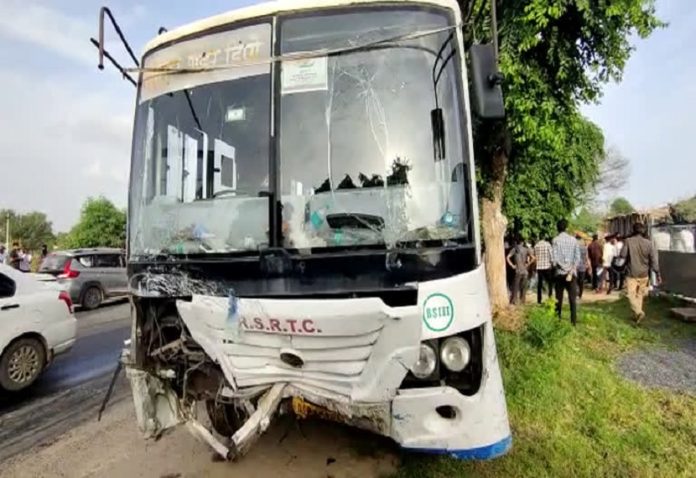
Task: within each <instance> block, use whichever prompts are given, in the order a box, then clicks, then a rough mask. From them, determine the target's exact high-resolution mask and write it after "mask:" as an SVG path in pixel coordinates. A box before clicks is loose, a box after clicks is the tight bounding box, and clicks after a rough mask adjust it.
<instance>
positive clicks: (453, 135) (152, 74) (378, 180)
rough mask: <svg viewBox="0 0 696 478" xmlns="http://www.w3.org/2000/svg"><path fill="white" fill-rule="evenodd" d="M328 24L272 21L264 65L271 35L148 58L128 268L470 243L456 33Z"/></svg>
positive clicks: (367, 19) (399, 16)
mask: <svg viewBox="0 0 696 478" xmlns="http://www.w3.org/2000/svg"><path fill="white" fill-rule="evenodd" d="M327 12H328V13H327ZM327 12H322V13H321V14H317V15H292V16H284V17H280V18H279V21H278V22H276V28H277V29H278V30H277V37H278V38H279V42H278V50H277V52H276V57H279V60H276V61H273V60H272V58H271V43H272V41H271V39H272V36H273V35H272V26H271V24H270V23H262V24H257V25H251V26H244V27H241V28H233V29H231V30H227V31H223V32H219V33H213V34H209V35H205V36H202V37H198V38H195V39H192V40H186V41H182V42H180V43H176V44H174V45H172V46H168V47H166V48H163V49H159V50H155V51H154V52H152V53H150V54H148V55H147V56H146V58H145V60H144V68H145V71H144V73H143V76H142V86H141V90H140V96H139V102H138V107H137V112H136V125H135V136H134V147H133V162H132V168H131V187H130V207H129V209H130V221H129V240H130V249H131V254H134V255H150V254H162V253H165V254H191V253H240V252H242V253H249V252H253V251H258V250H259V249H261V248H264V247H269V246H272V247H273V246H276V247H277V246H282V247H285V248H288V249H297V250H301V251H310V252H311V251H314V250H323V249H326V248H333V247H343V246H374V245H384V246H387V247H394V246H396V245H398V244H400V243H403V242H410V241H417V242H418V241H424V240H436V241H440V242H444V241H450V240H456V241H460V242H461V241H466V240H468V228H469V217H470V215H469V213H468V211H469V207H470V205H469V204H468V200H467V197H468V196H467V191H468V181H469V170H470V166H469V163H468V159H467V154H466V151H467V146H468V145H466V144H465V137H466V135H465V134H464V132H465V131H466V128H467V127H468V125H467V124H466V122H465V120H464V114H465V113H464V107H463V100H462V85H461V69H460V68H461V67H460V64H459V57H458V55H456V54H455V53H456V48H457V45H458V44H457V39H456V36H455V35H454V25H453V19H452V18H451V16H450V15H449V14H448V13H445V12H444V11H440V10H436V9H430V8H429V9H427V10H426V9H420V8H408V9H404V8H400V9H395V8H382V7H380V8H377V9H366V8H360V9H357V8H355V9H342V10H341V11H340V12H339V13H331V11H330V10H329V11H327ZM274 73H277V75H275V78H276V79H273V78H274ZM273 97H275V98H276V101H274V102H272V101H271V99H272V98H273ZM274 118H275V120H274ZM273 123H275V124H273ZM272 129H275V130H276V132H275V134H272ZM271 198H272V199H273V200H271ZM276 214H277V215H279V216H280V217H279V219H278V221H277V222H275V221H271V220H270V218H275V217H276ZM276 229H280V230H276ZM275 238H278V239H275Z"/></svg>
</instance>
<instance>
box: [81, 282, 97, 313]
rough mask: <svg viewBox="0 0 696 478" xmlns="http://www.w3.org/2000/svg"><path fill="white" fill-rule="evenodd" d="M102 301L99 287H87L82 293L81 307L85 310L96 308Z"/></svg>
mask: <svg viewBox="0 0 696 478" xmlns="http://www.w3.org/2000/svg"><path fill="white" fill-rule="evenodd" d="M101 302H102V291H101V289H100V288H99V287H96V286H92V287H88V288H87V290H85V291H84V292H83V293H82V307H84V308H85V309H87V310H92V309H96V308H97V307H99V304H101Z"/></svg>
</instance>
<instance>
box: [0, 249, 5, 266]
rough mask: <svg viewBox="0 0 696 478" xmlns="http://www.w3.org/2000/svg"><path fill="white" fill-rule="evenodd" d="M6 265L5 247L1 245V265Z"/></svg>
mask: <svg viewBox="0 0 696 478" xmlns="http://www.w3.org/2000/svg"><path fill="white" fill-rule="evenodd" d="M4 263H5V246H3V245H0V264H4Z"/></svg>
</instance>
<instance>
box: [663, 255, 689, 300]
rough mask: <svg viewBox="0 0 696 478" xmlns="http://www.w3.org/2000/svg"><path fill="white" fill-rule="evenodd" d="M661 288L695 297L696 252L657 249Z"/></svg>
mask: <svg viewBox="0 0 696 478" xmlns="http://www.w3.org/2000/svg"><path fill="white" fill-rule="evenodd" d="M658 254H659V261H660V272H661V273H662V287H661V289H662V290H665V291H667V292H672V293H675V294H681V295H684V296H686V297H693V298H696V254H690V253H686V252H672V251H659V253H658Z"/></svg>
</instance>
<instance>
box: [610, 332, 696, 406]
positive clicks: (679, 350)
mask: <svg viewBox="0 0 696 478" xmlns="http://www.w3.org/2000/svg"><path fill="white" fill-rule="evenodd" d="M617 368H618V370H619V372H620V373H621V374H622V375H623V376H624V377H626V378H628V379H630V380H634V381H636V382H638V383H640V384H641V385H644V386H646V387H656V388H667V389H670V390H676V391H680V392H685V393H688V394H690V395H696V339H689V340H683V341H679V342H677V343H675V344H673V346H672V347H671V348H652V349H644V350H638V351H634V352H630V353H628V354H626V355H624V356H622V357H621V358H620V359H619V360H618V363H617Z"/></svg>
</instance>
